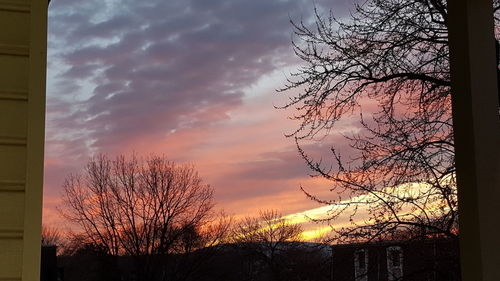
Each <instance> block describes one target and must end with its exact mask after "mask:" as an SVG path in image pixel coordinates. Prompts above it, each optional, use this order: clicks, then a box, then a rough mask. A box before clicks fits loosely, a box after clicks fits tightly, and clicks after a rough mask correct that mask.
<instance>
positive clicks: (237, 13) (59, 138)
mask: <svg viewBox="0 0 500 281" xmlns="http://www.w3.org/2000/svg"><path fill="white" fill-rule="evenodd" d="M314 5H316V6H317V8H318V9H319V10H320V11H323V12H324V13H327V10H328V9H330V8H332V9H333V11H334V13H335V14H336V15H339V16H341V15H343V14H346V12H347V11H348V10H349V9H350V8H351V5H352V1H350V0H342V1H323V0H315V1H312V0H288V1H287V0H168V1H167V0H148V1H129V0H121V1H119V0H105V1H103V0H88V1H81V0H59V1H56V0H54V1H52V3H51V4H50V9H49V43H48V76H47V126H46V148H45V190H44V222H45V223H46V224H55V223H57V222H60V221H61V219H60V218H59V215H58V214H57V212H56V209H55V208H56V206H57V205H58V204H59V198H60V195H61V192H62V191H61V185H62V182H63V179H64V178H65V177H66V176H67V175H68V174H69V173H74V172H78V171H79V170H80V169H81V168H82V167H83V166H84V165H85V163H86V162H87V160H88V159H89V157H90V156H92V155H94V154H96V153H100V152H102V153H106V154H109V155H111V156H113V155H117V154H120V153H125V154H130V153H133V152H135V153H136V154H139V155H147V154H149V153H156V154H164V155H166V156H168V157H169V158H170V159H172V160H174V161H176V162H179V163H193V164H194V165H195V166H196V168H197V169H198V171H199V172H200V175H201V176H202V177H203V179H204V180H205V181H206V182H207V183H209V184H211V186H212V187H213V188H214V189H215V201H216V203H217V208H220V209H224V210H225V211H226V212H227V213H228V214H232V215H235V216H237V217H239V216H245V215H254V214H256V213H257V211H258V210H259V209H277V210H278V211H280V212H282V213H283V214H284V215H289V214H293V213H297V212H303V211H305V210H308V209H313V208H318V207H320V206H319V205H318V204H316V203H314V202H311V201H309V200H308V199H307V198H306V197H305V196H304V194H302V193H301V191H300V190H299V186H300V185H303V186H305V187H306V188H308V189H309V190H311V191H312V192H316V193H318V194H323V195H327V194H328V183H326V182H324V181H323V180H321V179H318V178H310V177H309V176H308V174H309V171H308V169H307V167H306V166H305V164H304V161H303V160H302V159H301V158H300V157H299V155H298V153H297V150H296V148H295V144H294V142H293V140H292V139H289V138H285V137H284V134H285V133H287V132H290V131H291V130H293V128H295V127H296V126H297V125H298V124H297V123H295V122H293V121H291V120H288V119H287V116H289V115H291V114H293V112H291V111H283V110H277V109H275V108H274V105H282V104H284V102H285V101H286V98H287V95H293V94H294V93H292V92H290V93H287V94H285V95H279V94H277V93H276V92H275V89H277V88H280V87H282V86H283V85H284V83H285V78H286V75H287V74H289V73H290V72H293V70H294V69H296V68H297V67H298V66H299V65H300V61H298V60H297V58H296V57H295V56H294V54H293V51H292V49H291V38H292V26H291V24H290V22H289V20H290V19H292V20H296V21H297V20H300V19H302V20H303V21H305V22H311V16H312V13H313V7H314ZM330 5H331V6H330ZM352 126H353V128H354V127H355V126H356V124H354V122H353V124H352ZM343 129H344V130H349V129H350V125H349V124H346V125H345V127H344V128H343ZM334 141H335V142H336V144H337V145H342V143H341V142H342V141H343V140H342V138H340V137H335V136H334V137H331V138H329V139H327V140H326V141H323V142H311V143H308V144H306V146H305V147H306V148H307V149H308V151H310V152H311V153H313V154H315V155H319V154H322V153H323V152H324V153H327V152H328V149H329V147H330V145H331V142H334Z"/></svg>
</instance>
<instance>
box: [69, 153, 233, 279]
mask: <svg viewBox="0 0 500 281" xmlns="http://www.w3.org/2000/svg"><path fill="white" fill-rule="evenodd" d="M63 202H64V203H63V206H62V208H61V210H62V212H61V213H62V215H63V216H64V217H65V218H67V219H68V220H69V221H71V222H73V223H76V224H77V225H78V226H79V228H80V229H81V230H82V232H81V233H78V236H79V237H80V238H81V239H83V240H84V241H88V242H89V243H91V244H93V245H96V246H98V247H101V248H103V249H105V251H106V252H107V253H108V254H109V255H112V256H119V255H125V256H131V257H136V261H137V262H136V264H137V268H138V269H137V270H138V271H139V272H138V275H139V276H141V277H142V278H145V280H147V279H148V278H153V277H152V276H151V274H153V273H155V274H160V275H165V273H158V268H153V267H155V266H156V264H158V263H157V262H155V261H156V260H158V259H162V260H165V261H168V259H169V258H168V257H169V256H171V255H175V254H180V253H186V252H188V251H195V250H197V249H199V248H201V247H205V246H206V245H210V243H215V241H217V240H219V239H221V237H222V236H223V234H224V231H225V229H227V226H225V225H222V223H223V222H224V221H222V220H219V221H217V220H216V217H215V216H214V212H213V207H214V203H213V189H212V188H211V187H210V186H209V185H208V184H205V183H203V181H202V179H201V178H200V176H199V175H198V173H197V172H196V170H195V169H194V167H193V166H192V165H178V164H175V163H173V162H171V161H168V160H167V159H166V158H165V157H160V156H150V157H147V158H142V159H139V158H137V157H136V156H132V157H130V158H126V157H125V156H118V157H116V158H115V159H113V160H112V159H110V158H108V157H107V156H105V155H99V156H96V157H94V158H92V159H91V160H90V161H89V162H88V164H87V166H86V167H85V170H84V172H83V173H81V174H76V175H70V176H69V177H67V178H66V180H65V182H64V197H63ZM216 226H218V227H219V228H217V229H215V228H216ZM163 264H166V263H163ZM161 268H162V270H167V269H168V268H167V269H165V266H161ZM150 280H152V279H150Z"/></svg>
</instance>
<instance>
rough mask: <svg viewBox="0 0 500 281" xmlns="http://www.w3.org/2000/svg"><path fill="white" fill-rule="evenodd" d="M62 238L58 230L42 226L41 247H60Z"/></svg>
mask: <svg viewBox="0 0 500 281" xmlns="http://www.w3.org/2000/svg"><path fill="white" fill-rule="evenodd" d="M62 243H63V238H62V235H61V233H60V232H59V229H57V228H56V227H51V226H47V225H42V246H58V247H59V246H61V245H62Z"/></svg>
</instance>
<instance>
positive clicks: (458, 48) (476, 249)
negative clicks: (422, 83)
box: [448, 0, 500, 281]
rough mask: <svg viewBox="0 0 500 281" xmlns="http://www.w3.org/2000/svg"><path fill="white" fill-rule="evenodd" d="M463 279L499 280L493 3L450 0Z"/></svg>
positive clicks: (498, 140)
mask: <svg viewBox="0 0 500 281" xmlns="http://www.w3.org/2000/svg"><path fill="white" fill-rule="evenodd" d="M448 28H449V42H450V63H451V81H452V104H453V123H454V124H453V125H454V132H455V151H456V168H457V182H458V196H459V215H460V221H459V223H460V255H461V267H462V280H463V281H495V280H496V281H498V280H500V270H499V268H498V266H499V265H500V243H499V240H498V237H499V233H500V216H499V208H498V207H499V206H500V203H499V200H500V198H499V195H500V194H499V188H500V186H499V177H498V173H499V165H498V164H499V162H498V160H499V147H500V138H499V129H500V123H499V116H498V95H497V93H498V89H497V73H496V58H495V43H494V35H493V9H492V1H491V0H450V1H448Z"/></svg>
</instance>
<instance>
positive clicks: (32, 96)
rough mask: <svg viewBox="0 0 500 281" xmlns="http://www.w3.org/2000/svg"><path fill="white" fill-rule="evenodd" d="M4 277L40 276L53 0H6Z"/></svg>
mask: <svg viewBox="0 0 500 281" xmlns="http://www.w3.org/2000/svg"><path fill="white" fill-rule="evenodd" d="M0 26H1V28H0V280H9V281H14V280H29V281H35V280H40V273H39V271H40V226H41V213H42V177H43V140H44V115H45V68H46V40H47V39H46V37H47V34H46V32H47V2H46V1H45V0H0Z"/></svg>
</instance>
